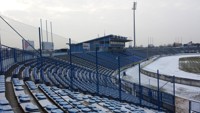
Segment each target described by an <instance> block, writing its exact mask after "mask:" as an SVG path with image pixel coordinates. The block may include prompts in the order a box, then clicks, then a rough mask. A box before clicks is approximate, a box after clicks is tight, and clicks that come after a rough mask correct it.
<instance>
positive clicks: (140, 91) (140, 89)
mask: <svg viewBox="0 0 200 113" xmlns="http://www.w3.org/2000/svg"><path fill="white" fill-rule="evenodd" d="M140 71H141V70H140V63H139V98H140V105H142V88H141V75H140Z"/></svg>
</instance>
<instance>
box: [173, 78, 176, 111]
mask: <svg viewBox="0 0 200 113" xmlns="http://www.w3.org/2000/svg"><path fill="white" fill-rule="evenodd" d="M175 79H176V78H175V76H173V104H174V112H176V106H175V104H176V94H175V93H176V92H175V90H176V89H175V82H176V81H175Z"/></svg>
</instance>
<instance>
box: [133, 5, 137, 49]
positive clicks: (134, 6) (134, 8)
mask: <svg viewBox="0 0 200 113" xmlns="http://www.w3.org/2000/svg"><path fill="white" fill-rule="evenodd" d="M136 7H137V2H133V8H132V10H133V41H134V42H133V43H134V44H133V45H134V46H133V47H136V39H135V37H136V35H135V34H136V33H135V10H136Z"/></svg>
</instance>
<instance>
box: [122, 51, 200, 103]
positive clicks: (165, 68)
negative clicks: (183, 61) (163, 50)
mask: <svg viewBox="0 0 200 113" xmlns="http://www.w3.org/2000/svg"><path fill="white" fill-rule="evenodd" d="M189 56H200V54H190V55H175V56H168V57H161V58H159V59H157V60H156V61H154V62H152V63H151V64H149V65H147V66H145V67H144V69H148V70H149V71H153V72H156V71H157V69H159V71H160V73H162V74H170V75H176V76H179V77H189V78H190V77H191V78H195V79H199V80H200V75H197V74H192V73H187V72H184V71H181V70H179V69H178V59H179V58H181V57H189ZM138 70H139V67H138V66H134V67H132V68H129V69H127V70H125V71H126V74H127V76H123V79H125V80H128V81H131V82H135V83H138V80H139V71H138ZM141 84H142V85H144V86H149V87H157V79H155V78H151V77H149V76H146V75H144V74H141ZM175 86H176V87H175V88H176V96H179V97H182V98H186V99H191V100H198V101H200V87H193V86H187V85H182V84H176V85H175ZM160 87H162V90H164V91H165V92H169V93H172V91H173V84H172V83H167V82H166V81H163V80H160Z"/></svg>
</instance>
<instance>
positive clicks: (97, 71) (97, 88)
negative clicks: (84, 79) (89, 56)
mask: <svg viewBox="0 0 200 113" xmlns="http://www.w3.org/2000/svg"><path fill="white" fill-rule="evenodd" d="M97 55H98V54H97V47H96V79H97V84H96V85H97V86H96V90H97V94H99V70H98V56H97Z"/></svg>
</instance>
